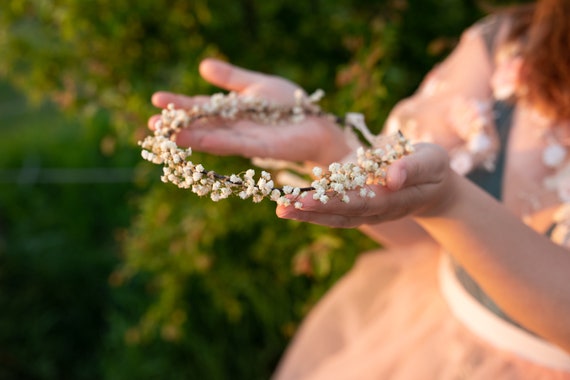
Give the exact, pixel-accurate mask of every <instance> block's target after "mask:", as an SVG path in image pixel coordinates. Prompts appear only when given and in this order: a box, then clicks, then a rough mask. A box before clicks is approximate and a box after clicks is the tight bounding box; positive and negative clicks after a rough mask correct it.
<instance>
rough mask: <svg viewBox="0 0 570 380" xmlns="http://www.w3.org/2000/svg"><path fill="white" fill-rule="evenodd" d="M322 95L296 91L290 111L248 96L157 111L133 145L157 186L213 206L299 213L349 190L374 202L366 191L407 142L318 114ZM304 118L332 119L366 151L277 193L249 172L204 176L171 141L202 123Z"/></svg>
mask: <svg viewBox="0 0 570 380" xmlns="http://www.w3.org/2000/svg"><path fill="white" fill-rule="evenodd" d="M322 96H323V92H322V91H320V90H319V91H317V92H315V93H314V94H312V95H310V96H307V95H305V94H304V93H303V92H302V91H298V93H296V94H295V103H294V105H293V106H288V107H285V106H280V105H275V104H272V103H271V102H269V101H267V100H264V99H259V98H255V97H251V96H242V95H238V94H237V93H235V92H230V93H228V94H222V93H218V94H214V95H212V96H211V97H210V99H209V101H207V102H205V103H204V104H201V105H195V106H194V107H192V108H191V109H176V108H175V107H174V105H172V104H170V105H168V107H167V108H166V109H164V110H163V111H162V115H161V119H160V120H159V121H158V122H157V124H156V126H155V130H154V135H153V136H147V137H146V138H145V139H144V140H143V141H140V142H139V145H140V146H141V147H142V157H143V158H144V159H145V160H147V161H150V162H152V163H154V164H158V165H162V166H163V175H162V177H161V179H162V181H163V182H171V183H173V184H175V185H177V186H178V187H180V188H184V189H190V190H191V191H192V192H194V193H196V194H198V195H200V196H204V195H208V194H209V196H210V198H211V199H212V200H213V201H218V200H220V199H226V198H228V197H230V196H232V195H237V196H239V197H240V198H242V199H247V198H252V200H253V201H254V202H260V201H261V200H263V199H264V198H268V199H270V200H272V201H274V202H277V204H279V205H287V206H288V205H291V204H293V205H294V206H295V207H297V208H300V207H302V205H303V204H302V198H304V197H305V196H306V195H307V194H308V193H309V192H313V194H312V196H313V198H314V199H318V200H320V201H321V202H322V203H326V202H327V201H328V200H329V199H330V197H332V196H338V197H341V199H342V201H343V202H349V201H350V198H349V196H348V194H347V192H348V191H349V190H355V189H358V190H359V194H360V196H361V197H370V198H372V197H374V196H375V193H374V192H373V191H372V190H371V189H370V186H368V185H372V184H381V185H385V179H386V170H387V168H388V166H389V165H390V164H391V163H392V162H393V161H394V160H397V159H398V158H401V157H402V156H404V155H407V154H409V153H411V152H412V151H413V147H412V146H411V144H410V142H409V140H407V139H406V138H405V137H404V136H403V135H402V134H401V133H397V134H395V135H391V136H374V135H373V134H372V133H370V131H369V130H368V128H367V127H366V124H365V123H364V117H363V116H362V115H361V114H357V113H349V114H347V115H346V117H344V118H339V117H336V116H334V115H332V114H327V113H324V112H323V111H322V110H321V108H320V107H319V106H318V104H317V103H318V101H319V100H320V99H321V98H322ZM308 116H319V117H333V118H335V120H336V121H337V122H338V123H339V124H341V125H344V126H345V128H350V129H351V130H354V129H356V130H358V131H360V133H361V134H362V135H363V137H364V138H365V139H366V140H367V141H368V143H369V144H370V145H371V146H370V147H369V148H366V149H365V148H362V147H360V148H358V149H357V152H356V157H357V162H356V163H353V162H348V163H342V164H341V163H337V162H335V163H332V164H330V165H329V167H328V170H323V169H322V168H320V167H315V168H313V170H312V174H313V176H314V180H313V182H312V183H311V186H308V187H295V186H287V185H286V186H282V187H277V186H276V185H275V183H274V181H273V179H272V178H271V174H270V173H268V172H266V171H261V174H260V175H259V176H258V177H257V179H256V174H255V170H253V169H248V170H246V171H245V172H243V173H240V174H231V175H224V174H218V173H216V172H214V171H210V170H207V169H206V168H204V166H203V165H201V164H196V163H193V162H192V161H190V160H189V157H190V156H191V155H192V149H191V148H186V149H182V148H180V147H178V146H177V145H176V143H175V141H174V138H175V136H176V134H177V133H178V132H180V131H181V130H182V129H184V128H187V127H189V126H190V125H191V124H192V123H194V122H196V121H198V120H202V119H207V118H222V119H226V120H239V119H248V120H251V121H255V122H258V123H261V124H268V125H271V124H278V123H280V124H286V123H298V122H300V121H302V120H303V119H305V118H306V117H308Z"/></svg>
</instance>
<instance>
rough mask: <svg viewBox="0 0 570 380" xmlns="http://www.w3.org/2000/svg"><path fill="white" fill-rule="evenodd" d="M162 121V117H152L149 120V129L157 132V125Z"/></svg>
mask: <svg viewBox="0 0 570 380" xmlns="http://www.w3.org/2000/svg"><path fill="white" fill-rule="evenodd" d="M159 120H160V115H152V116H151V117H150V118H149V119H148V128H149V129H151V130H153V131H154V130H155V129H156V123H157V122H158V121H159Z"/></svg>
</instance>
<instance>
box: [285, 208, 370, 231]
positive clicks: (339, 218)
mask: <svg viewBox="0 0 570 380" xmlns="http://www.w3.org/2000/svg"><path fill="white" fill-rule="evenodd" d="M275 213H276V214H277V216H278V217H279V218H282V219H291V220H296V221H298V222H307V223H313V224H319V225H321V226H327V227H334V228H354V227H358V226H360V225H362V224H366V223H367V221H366V220H365V219H364V218H362V217H352V216H347V215H339V214H322V213H318V212H310V211H301V210H298V209H296V208H294V207H293V206H277V209H276V210H275Z"/></svg>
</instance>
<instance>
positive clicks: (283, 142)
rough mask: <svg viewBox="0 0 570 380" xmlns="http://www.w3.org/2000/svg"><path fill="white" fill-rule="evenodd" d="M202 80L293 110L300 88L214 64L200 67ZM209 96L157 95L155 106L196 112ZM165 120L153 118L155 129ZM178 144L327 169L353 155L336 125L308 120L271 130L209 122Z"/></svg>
mask: <svg viewBox="0 0 570 380" xmlns="http://www.w3.org/2000/svg"><path fill="white" fill-rule="evenodd" d="M200 74H201V75H202V77H203V78H204V79H205V80H207V81H209V82H210V83H212V84H214V85H216V86H218V87H220V88H222V89H224V90H228V91H235V92H237V93H238V94H241V95H250V96H255V97H258V98H262V99H266V100H269V101H271V102H273V103H275V104H280V105H285V106H287V105H293V104H294V101H295V96H294V94H295V92H296V91H297V90H298V89H299V86H297V85H295V84H294V83H292V82H290V81H288V80H286V79H283V78H280V77H276V76H271V75H266V74H262V73H257V72H253V71H249V70H245V69H242V68H239V67H236V66H233V65H231V64H228V63H225V62H221V61H218V60H214V59H206V60H204V61H203V62H202V63H201V65H200ZM208 98H209V97H208V96H205V95H197V96H185V95H180V94H173V93H169V92H157V93H155V94H154V95H153V97H152V102H153V104H154V105H155V106H157V107H161V108H165V107H166V106H167V105H168V104H170V103H172V104H174V106H175V107H176V108H191V107H192V106H193V105H196V104H201V103H204V102H206V101H207V100H208ZM158 118H159V116H158V115H155V116H153V117H151V118H150V120H149V125H150V127H151V128H152V126H153V125H154V123H155V122H156V121H157V119H158ZM177 143H178V144H179V145H182V146H191V147H192V149H194V150H197V151H203V152H208V153H212V154H218V155H241V156H244V157H263V158H274V159H281V160H288V161H297V162H303V161H312V162H315V163H318V164H322V165H327V164H329V163H330V162H333V161H336V160H339V159H340V158H342V157H344V156H345V155H346V154H348V152H349V147H348V145H347V143H346V142H345V139H344V134H343V131H342V130H341V129H340V128H338V126H337V125H335V124H334V122H333V121H332V120H329V119H328V118H322V117H308V118H306V119H305V120H303V121H301V122H299V123H290V124H278V125H266V124H259V123H255V122H252V121H249V120H237V121H231V122H230V121H227V120H221V119H209V120H206V121H200V122H196V123H194V125H192V126H191V127H190V128H186V129H184V130H183V131H181V132H180V133H179V134H178V136H177Z"/></svg>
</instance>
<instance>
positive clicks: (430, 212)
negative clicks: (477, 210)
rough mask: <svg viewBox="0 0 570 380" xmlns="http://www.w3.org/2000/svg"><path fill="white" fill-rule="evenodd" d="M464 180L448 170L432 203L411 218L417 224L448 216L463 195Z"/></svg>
mask: <svg viewBox="0 0 570 380" xmlns="http://www.w3.org/2000/svg"><path fill="white" fill-rule="evenodd" d="M464 181H466V179H465V178H463V177H462V176H460V175H459V174H457V173H455V172H454V171H453V170H451V168H450V169H448V170H447V174H446V176H445V177H444V179H443V180H442V181H441V182H440V184H439V189H438V190H437V193H436V194H435V197H434V201H433V202H430V203H429V204H428V205H426V206H425V207H423V208H421V209H420V210H418V211H417V212H416V213H414V215H413V217H414V219H416V220H417V221H418V222H419V221H421V220H425V221H427V220H430V219H433V218H441V217H445V216H449V215H451V213H452V210H453V209H454V208H455V207H456V205H457V204H459V203H461V202H462V200H461V199H460V198H461V196H462V194H463V190H462V188H463V182H464Z"/></svg>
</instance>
